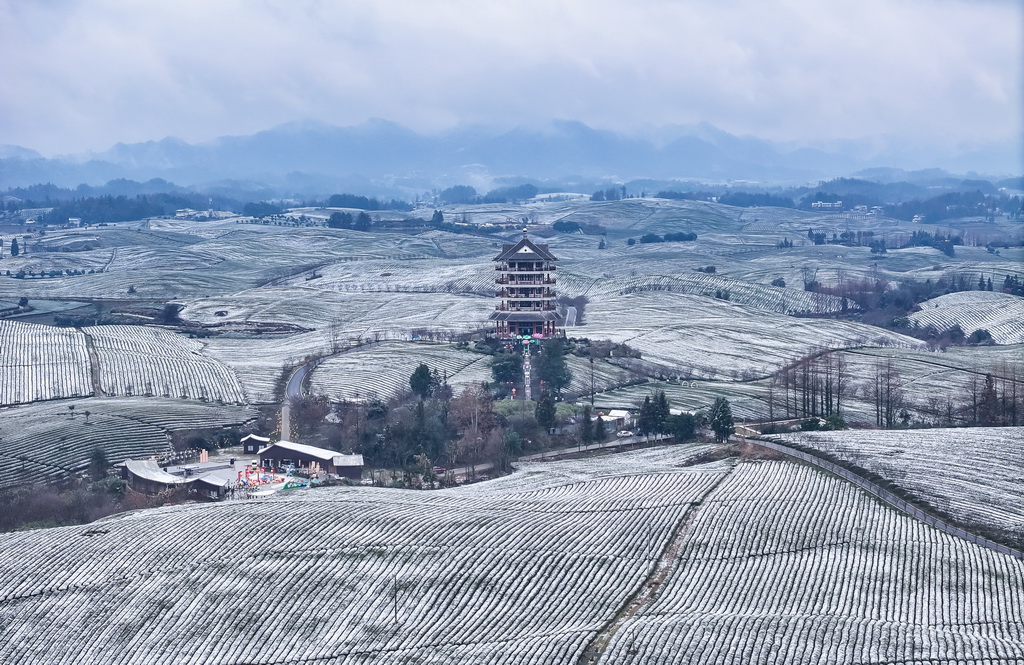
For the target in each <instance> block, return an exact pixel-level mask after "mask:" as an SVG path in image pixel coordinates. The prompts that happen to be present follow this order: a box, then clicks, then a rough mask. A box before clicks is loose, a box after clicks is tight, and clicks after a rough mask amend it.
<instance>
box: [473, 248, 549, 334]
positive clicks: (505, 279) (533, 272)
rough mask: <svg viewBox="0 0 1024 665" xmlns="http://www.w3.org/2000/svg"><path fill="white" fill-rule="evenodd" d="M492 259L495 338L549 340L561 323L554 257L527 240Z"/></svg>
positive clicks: (503, 249)
mask: <svg viewBox="0 0 1024 665" xmlns="http://www.w3.org/2000/svg"><path fill="white" fill-rule="evenodd" d="M526 234H527V231H526V229H523V238H522V240H520V241H519V242H518V243H516V244H514V245H511V244H505V246H504V247H502V250H501V253H500V254H498V255H497V256H496V257H494V261H495V263H496V264H497V265H495V266H494V269H495V270H496V271H498V277H497V279H496V280H495V282H496V284H497V285H498V289H497V293H496V296H497V298H498V304H497V305H496V306H495V308H494V311H493V312H491V316H490V320H491V321H494V332H495V334H496V335H497V336H498V337H501V338H511V337H517V336H524V335H525V336H530V337H551V336H554V335H557V334H558V328H559V326H561V325H562V324H563V320H562V317H561V316H560V315H559V314H558V310H557V308H556V307H555V261H557V260H558V259H557V258H555V255H554V254H552V253H551V251H550V250H548V246H547V245H541V244H536V243H534V242H533V241H531V240H530V239H529V238H528V237H527V235H526Z"/></svg>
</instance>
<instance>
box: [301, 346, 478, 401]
mask: <svg viewBox="0 0 1024 665" xmlns="http://www.w3.org/2000/svg"><path fill="white" fill-rule="evenodd" d="M420 364H425V365H427V366H428V367H429V368H430V369H431V370H432V371H436V372H437V374H438V376H440V377H442V378H444V377H447V380H448V384H449V385H450V386H451V387H452V389H453V390H454V391H455V394H456V395H457V394H458V393H459V392H460V391H461V390H462V388H464V387H465V386H468V385H470V384H473V383H477V384H478V383H481V382H484V381H491V380H492V378H491V357H490V356H488V355H484V354H482V353H476V352H473V351H469V350H467V349H463V348H458V347H456V346H453V345H450V344H429V343H414V342H382V343H380V344H377V345H371V346H368V347H365V348H360V349H356V350H354V351H352V352H350V353H345V354H343V355H340V356H336V357H334V358H330V359H328V360H327V361H325V362H323V363H322V364H320V365H318V366H317V368H316V369H315V370H314V371H313V373H312V375H311V377H310V391H311V392H313V393H315V394H320V395H327V396H328V397H330V398H331V399H332V400H341V399H350V400H353V399H354V400H360V399H366V398H368V397H372V396H376V397H379V398H381V399H388V398H390V397H391V396H392V395H394V394H396V393H405V392H409V390H410V388H409V377H410V376H411V375H412V373H413V371H414V370H415V369H416V367H418V366H419V365H420Z"/></svg>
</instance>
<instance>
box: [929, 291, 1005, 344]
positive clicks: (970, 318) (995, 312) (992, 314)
mask: <svg viewBox="0 0 1024 665" xmlns="http://www.w3.org/2000/svg"><path fill="white" fill-rule="evenodd" d="M909 318H910V320H911V321H913V322H914V323H916V324H917V325H919V326H921V327H926V326H933V327H934V328H935V329H936V330H939V331H943V330H946V329H948V328H952V327H953V326H954V325H958V326H960V329H961V330H963V331H964V334H965V335H970V334H971V333H973V332H975V331H977V330H987V331H988V332H989V334H991V335H992V340H993V341H994V342H995V343H996V344H1024V298H1022V297H1021V296H1014V295H1010V294H1009V293H999V292H997V291H991V292H989V291H985V292H983V291H961V292H959V293H950V294H947V295H944V296H939V297H938V298H933V299H932V300H928V301H926V302H923V303H921V311H920V312H915V313H913V314H911V315H910V317H909Z"/></svg>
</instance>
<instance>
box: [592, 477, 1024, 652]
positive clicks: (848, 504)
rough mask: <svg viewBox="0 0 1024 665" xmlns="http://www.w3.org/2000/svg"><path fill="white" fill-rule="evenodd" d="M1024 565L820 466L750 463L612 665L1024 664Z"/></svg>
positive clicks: (620, 639) (691, 537)
mask: <svg viewBox="0 0 1024 665" xmlns="http://www.w3.org/2000/svg"><path fill="white" fill-rule="evenodd" d="M1022 582H1024V562H1021V561H1019V560H1015V559H1012V558H1009V557H1006V556H1004V555H1000V554H996V553H994V552H992V551H990V550H986V549H984V548H981V547H977V546H974V545H971V544H969V543H966V542H965V541H962V540H959V539H956V538H953V537H951V536H947V535H945V534H942V533H941V532H938V531H936V530H934V529H932V528H930V527H927V526H925V525H923V524H921V523H919V522H916V521H914V520H913V519H911V518H909V517H906V516H904V515H901V514H899V513H897V512H895V511H892V510H890V509H888V508H885V507H883V506H880V505H879V504H877V503H875V502H874V501H873V500H872V499H871V498H870V497H868V496H866V495H865V494H863V493H862V492H859V491H857V490H856V489H854V488H853V487H851V486H849V485H845V484H844V483H843V482H842V481H840V480H839V479H836V478H832V477H829V476H827V475H825V474H821V473H818V472H816V471H814V470H812V469H809V468H807V467H800V466H797V465H794V464H789V463H780V462H770V463H768V462H766V463H760V464H756V465H753V464H748V465H741V466H740V467H738V469H737V470H736V472H735V473H734V474H733V476H731V477H730V478H729V480H728V481H727V482H726V483H725V484H723V486H722V487H721V488H720V489H719V490H718V491H716V492H714V493H713V494H712V495H710V496H709V497H708V499H707V500H705V502H704V504H703V506H702V507H701V509H700V510H699V511H697V512H696V514H695V518H694V519H693V521H692V522H691V524H690V531H689V533H688V535H687V536H686V538H685V539H684V540H683V541H682V547H681V549H680V551H679V559H678V562H677V564H676V566H675V568H674V570H673V571H672V573H671V574H670V575H669V577H668V579H667V580H666V581H665V583H664V584H663V585H661V586H660V587H659V588H658V590H657V591H656V595H655V597H654V598H653V600H652V601H651V602H650V603H648V604H647V605H645V606H643V607H641V608H639V609H638V610H637V611H636V612H635V614H634V615H633V616H632V617H630V618H629V619H628V620H626V621H624V622H623V623H622V625H621V626H620V627H619V629H618V630H617V632H616V633H615V635H614V636H613V638H612V640H611V643H610V645H609V648H608V650H607V652H606V653H605V654H604V656H603V657H602V658H601V659H600V660H599V661H598V662H600V663H626V664H630V663H644V664H647V663H679V662H700V663H733V664H737V665H739V664H740V663H779V662H784V663H822V662H829V663H858V662H874V663H939V662H941V663H961V662H962V663H974V662H993V663H995V662H1000V663H1004V662H1005V663H1011V662H1019V661H1020V660H1021V659H1024V633H1022V631H1021V629H1022V627H1024V624H1022V610H1021V608H1022V607H1024V584H1022Z"/></svg>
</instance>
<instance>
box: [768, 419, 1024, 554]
mask: <svg viewBox="0 0 1024 665" xmlns="http://www.w3.org/2000/svg"><path fill="white" fill-rule="evenodd" d="M773 438H774V439H776V440H779V441H781V442H783V443H785V442H792V443H795V444H799V445H800V446H805V447H808V448H813V449H815V450H820V451H823V452H827V453H829V454H831V455H834V456H835V457H838V458H840V459H844V460H848V461H850V462H852V463H854V464H856V465H857V466H859V467H861V468H863V469H866V470H868V471H871V472H873V473H877V474H878V475H879V476H882V477H883V478H886V479H888V480H890V481H892V482H893V483H895V484H897V485H899V486H900V487H901V488H903V489H905V490H908V491H910V492H911V493H912V494H914V495H916V496H917V497H919V498H921V499H923V500H925V501H926V502H928V503H930V504H931V505H933V506H935V507H937V508H939V509H940V510H942V511H943V512H945V513H947V514H949V515H950V516H951V517H953V518H954V519H956V520H957V521H959V522H961V523H963V524H967V525H974V526H977V527H981V528H983V529H985V530H986V531H988V532H995V533H1001V534H1003V536H1004V537H1005V538H1009V539H1011V540H1014V541H1016V542H1024V509H1022V508H1021V505H1020V496H1021V483H1022V482H1024V456H1022V455H1021V451H1022V450H1024V427H983V428H982V427H972V428H957V429H928V430H916V431H875V430H870V431H863V430H862V431H843V432H804V433H800V434H787V435H779V436H775V437H773Z"/></svg>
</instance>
